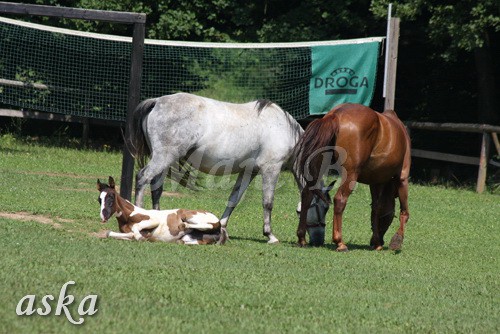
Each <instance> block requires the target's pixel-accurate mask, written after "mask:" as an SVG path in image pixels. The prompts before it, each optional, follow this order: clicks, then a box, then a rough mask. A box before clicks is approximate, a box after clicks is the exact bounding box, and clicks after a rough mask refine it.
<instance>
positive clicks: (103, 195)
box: [99, 191, 106, 221]
mask: <svg viewBox="0 0 500 334" xmlns="http://www.w3.org/2000/svg"><path fill="white" fill-rule="evenodd" d="M99 198H100V199H101V212H100V213H101V220H102V221H105V219H104V215H103V214H102V210H104V203H105V201H104V199H105V198H106V192H105V191H103V192H102V193H101V195H99Z"/></svg>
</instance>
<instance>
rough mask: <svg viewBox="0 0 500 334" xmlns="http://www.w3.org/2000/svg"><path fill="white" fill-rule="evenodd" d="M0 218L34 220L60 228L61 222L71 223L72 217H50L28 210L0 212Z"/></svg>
mask: <svg viewBox="0 0 500 334" xmlns="http://www.w3.org/2000/svg"><path fill="white" fill-rule="evenodd" d="M0 218H7V219H13V220H19V221H25V222H27V221H34V222H37V223H40V224H46V225H51V226H53V227H55V228H61V227H62V225H61V223H72V222H73V220H72V219H63V218H56V219H52V218H50V217H47V216H44V215H34V214H31V213H28V212H23V211H21V212H0Z"/></svg>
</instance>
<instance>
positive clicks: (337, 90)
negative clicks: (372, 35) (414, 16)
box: [309, 42, 380, 115]
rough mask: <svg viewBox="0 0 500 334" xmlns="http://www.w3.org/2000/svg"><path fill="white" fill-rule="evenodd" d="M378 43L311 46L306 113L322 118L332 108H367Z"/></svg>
mask: <svg viewBox="0 0 500 334" xmlns="http://www.w3.org/2000/svg"><path fill="white" fill-rule="evenodd" d="M379 45H380V43H379V42H369V43H363V44H343V45H325V46H313V47H311V53H312V55H311V57H312V77H311V82H310V84H309V114H310V115H323V114H326V113H327V112H328V111H330V110H331V109H332V108H333V107H334V106H336V105H338V104H341V103H345V102H352V103H361V104H364V105H366V106H369V105H370V103H371V101H372V98H373V92H374V90H375V80H376V76H377V63H378V55H379Z"/></svg>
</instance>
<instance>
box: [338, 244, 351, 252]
mask: <svg viewBox="0 0 500 334" xmlns="http://www.w3.org/2000/svg"><path fill="white" fill-rule="evenodd" d="M336 251H337V252H342V253H346V252H348V251H349V248H347V246H346V245H340V246H338V247H337V249H336Z"/></svg>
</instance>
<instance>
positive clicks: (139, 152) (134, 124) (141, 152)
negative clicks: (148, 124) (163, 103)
mask: <svg viewBox="0 0 500 334" xmlns="http://www.w3.org/2000/svg"><path fill="white" fill-rule="evenodd" d="M156 101H157V99H147V100H144V101H142V102H141V103H139V105H137V107H136V108H135V109H134V112H133V117H132V121H131V122H129V123H128V124H127V130H128V136H129V137H128V140H125V143H126V145H127V149H128V150H129V152H130V154H131V155H132V156H133V157H134V158H135V159H136V160H137V162H138V163H139V167H140V168H143V167H144V166H145V165H146V157H147V156H149V155H150V154H151V151H150V148H149V146H148V141H147V139H146V133H144V130H143V128H142V121H143V120H144V117H146V116H147V115H148V114H149V113H150V112H151V110H152V109H153V108H154V106H155V105H156Z"/></svg>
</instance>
